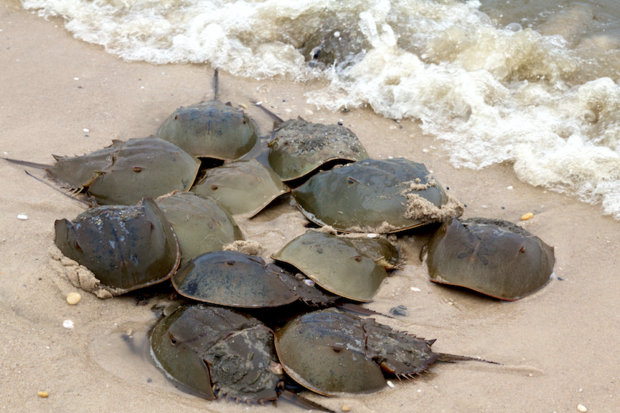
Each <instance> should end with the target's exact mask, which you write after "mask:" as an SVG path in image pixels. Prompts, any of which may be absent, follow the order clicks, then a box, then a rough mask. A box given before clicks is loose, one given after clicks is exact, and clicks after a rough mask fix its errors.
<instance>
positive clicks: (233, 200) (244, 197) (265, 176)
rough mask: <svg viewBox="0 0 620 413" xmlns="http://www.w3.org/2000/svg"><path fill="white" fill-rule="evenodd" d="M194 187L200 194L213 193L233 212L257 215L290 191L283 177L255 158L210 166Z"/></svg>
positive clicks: (205, 195)
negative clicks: (283, 181)
mask: <svg viewBox="0 0 620 413" xmlns="http://www.w3.org/2000/svg"><path fill="white" fill-rule="evenodd" d="M205 173H206V175H205V176H204V178H202V179H201V180H200V181H199V182H197V183H196V185H194V187H193V188H192V189H191V191H192V192H194V193H195V194H196V195H198V196H200V197H211V198H213V199H215V200H216V201H217V202H218V204H220V205H222V206H223V207H225V208H227V209H228V210H229V211H230V213H231V214H234V215H236V214H248V215H249V216H254V215H256V214H258V213H259V212H260V211H262V210H263V208H265V207H266V206H267V205H269V204H270V203H271V202H272V201H273V200H274V199H276V198H277V197H279V196H280V195H283V194H285V193H287V192H289V189H288V188H287V187H286V186H285V185H284V184H283V183H282V181H281V180H280V178H279V177H278V176H277V175H276V174H275V173H273V172H272V171H271V170H269V169H268V168H266V167H265V166H263V165H261V164H260V163H259V162H258V161H256V160H255V159H251V160H243V161H233V162H231V163H229V164H226V165H224V166H220V167H217V168H212V169H207V170H206V171H205Z"/></svg>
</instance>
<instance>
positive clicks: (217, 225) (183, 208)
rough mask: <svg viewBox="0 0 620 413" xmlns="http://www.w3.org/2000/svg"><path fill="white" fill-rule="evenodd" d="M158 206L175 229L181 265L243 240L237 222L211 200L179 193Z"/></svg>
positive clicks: (160, 200) (158, 201)
mask: <svg viewBox="0 0 620 413" xmlns="http://www.w3.org/2000/svg"><path fill="white" fill-rule="evenodd" d="M156 202H157V205H158V206H159V208H160V209H161V210H162V211H163V213H164V215H166V218H167V219H168V221H169V222H170V225H172V228H173V229H174V232H175V234H176V236H177V238H178V240H179V245H180V247H181V265H184V264H185V263H187V262H188V261H189V260H190V259H192V258H194V257H196V256H198V255H200V254H204V253H205V252H210V251H219V250H221V249H222V247H223V246H224V245H226V244H229V243H231V242H234V241H236V240H243V239H244V237H243V234H242V232H241V230H240V229H239V226H237V223H236V222H235V219H234V218H233V217H232V216H231V215H230V213H228V211H226V210H225V209H223V208H221V207H220V206H219V205H218V204H217V203H216V202H215V201H214V200H213V199H211V198H201V197H199V196H196V195H194V194H192V193H186V192H175V193H173V194H170V195H164V196H162V197H159V198H157V200H156Z"/></svg>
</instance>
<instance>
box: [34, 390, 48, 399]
mask: <svg viewBox="0 0 620 413" xmlns="http://www.w3.org/2000/svg"><path fill="white" fill-rule="evenodd" d="M37 395H38V396H39V397H43V398H44V399H45V398H46V397H48V396H49V395H50V394H49V393H48V392H46V391H40V392H38V393H37Z"/></svg>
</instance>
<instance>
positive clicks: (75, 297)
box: [67, 293, 82, 305]
mask: <svg viewBox="0 0 620 413" xmlns="http://www.w3.org/2000/svg"><path fill="white" fill-rule="evenodd" d="M81 299H82V296H81V295H80V294H79V293H69V294H68V295H67V302H68V303H69V304H71V305H76V304H77V303H79V302H80V300H81Z"/></svg>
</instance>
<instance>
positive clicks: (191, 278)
mask: <svg viewBox="0 0 620 413" xmlns="http://www.w3.org/2000/svg"><path fill="white" fill-rule="evenodd" d="M172 285H173V286H174V288H175V289H176V290H177V291H178V293H179V294H181V295H182V296H185V297H188V298H192V299H194V300H198V301H203V302H206V303H210V304H218V305H226V306H229V307H242V308H265V307H279V306H282V305H286V304H290V303H292V302H294V301H296V300H298V299H301V300H303V301H305V302H308V303H312V304H328V303H331V302H334V301H335V300H336V297H334V296H332V295H331V294H326V293H323V292H321V291H320V290H318V289H316V288H314V287H312V286H309V285H307V284H306V283H305V282H304V280H300V279H297V278H296V277H294V276H292V275H291V274H288V273H287V272H285V271H283V270H282V269H280V268H278V267H276V266H275V265H272V264H267V263H265V261H263V259H262V258H260V257H254V256H251V255H246V254H243V253H240V252H236V251H215V252H209V253H206V254H202V255H200V256H198V257H195V258H194V259H192V260H191V261H190V262H188V263H187V264H186V265H184V266H183V267H182V268H181V269H179V271H177V273H176V274H175V275H174V276H173V277H172Z"/></svg>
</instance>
